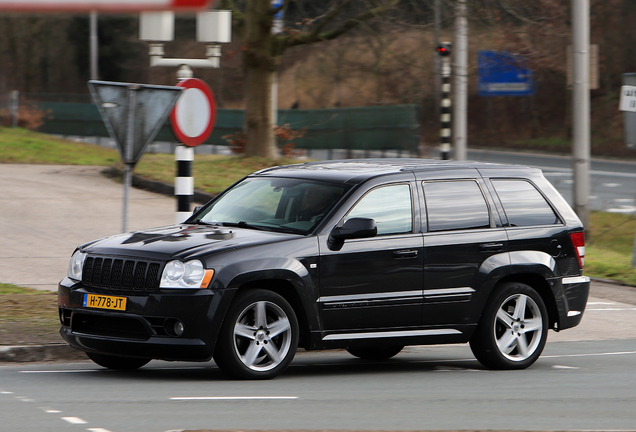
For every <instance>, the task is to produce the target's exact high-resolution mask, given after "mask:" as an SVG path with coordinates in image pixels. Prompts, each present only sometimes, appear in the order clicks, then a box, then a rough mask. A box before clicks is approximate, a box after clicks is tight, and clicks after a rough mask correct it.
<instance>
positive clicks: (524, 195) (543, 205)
mask: <svg viewBox="0 0 636 432" xmlns="http://www.w3.org/2000/svg"><path fill="white" fill-rule="evenodd" d="M492 184H493V186H494V187H495V190H496V191H497V195H499V199H500V200H501V203H502V204H503V207H504V211H505V212H506V216H507V217H508V223H509V224H510V226H533V225H554V224H558V223H561V221H560V220H559V217H558V216H557V215H556V214H555V213H554V210H553V209H552V207H551V206H550V204H548V202H547V201H546V200H545V198H544V197H543V195H541V193H540V192H539V191H538V190H537V189H536V188H535V187H534V185H533V184H532V183H530V182H527V181H525V180H492Z"/></svg>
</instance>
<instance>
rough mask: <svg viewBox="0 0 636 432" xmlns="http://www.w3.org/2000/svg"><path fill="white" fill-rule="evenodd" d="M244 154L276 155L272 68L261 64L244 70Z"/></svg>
mask: <svg viewBox="0 0 636 432" xmlns="http://www.w3.org/2000/svg"><path fill="white" fill-rule="evenodd" d="M245 73H246V77H245V127H244V130H245V132H246V140H245V154H246V155H247V156H261V157H266V158H271V159H276V158H277V157H278V150H277V147H276V140H275V138H274V125H273V123H272V120H273V110H272V81H273V79H274V74H275V73H276V72H275V71H272V70H268V69H267V68H262V67H254V66H253V67H248V68H246V70H245Z"/></svg>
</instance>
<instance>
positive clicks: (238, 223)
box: [221, 221, 266, 231]
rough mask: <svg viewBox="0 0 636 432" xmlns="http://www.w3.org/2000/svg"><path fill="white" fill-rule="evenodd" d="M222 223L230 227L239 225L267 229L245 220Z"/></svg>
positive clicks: (240, 226)
mask: <svg viewBox="0 0 636 432" xmlns="http://www.w3.org/2000/svg"><path fill="white" fill-rule="evenodd" d="M221 224H222V225H223V226H229V227H238V228H248V229H255V230H260V231H263V230H265V231H266V229H265V228H264V227H262V226H259V225H252V224H248V223H247V222H245V221H238V222H221Z"/></svg>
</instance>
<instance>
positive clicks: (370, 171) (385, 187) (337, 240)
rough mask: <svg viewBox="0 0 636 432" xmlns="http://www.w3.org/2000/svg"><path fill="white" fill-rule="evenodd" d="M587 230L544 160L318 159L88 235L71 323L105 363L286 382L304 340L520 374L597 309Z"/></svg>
mask: <svg viewBox="0 0 636 432" xmlns="http://www.w3.org/2000/svg"><path fill="white" fill-rule="evenodd" d="M584 256H585V243H584V233H583V226H582V225H581V222H580V220H579V219H578V218H577V216H576V215H575V214H574V212H573V211H572V209H571V208H570V207H569V206H568V204H567V203H566V202H565V200H564V199H563V198H562V197H561V195H559V193H558V192H557V191H556V190H555V189H554V188H553V187H552V185H551V184H550V183H549V182H548V181H547V180H546V179H545V178H544V177H543V175H542V173H541V171H540V170H538V169H532V168H527V167H523V166H512V165H495V164H486V163H470V162H453V161H433V160H420V159H399V160H396V159H394V160H390V159H381V160H373V159H366V160H347V161H330V162H310V163H304V164H298V165H290V166H281V167H276V168H270V169H265V170H262V171H259V172H256V173H254V174H251V175H249V176H247V177H245V178H244V179H242V180H240V181H239V182H237V183H236V184H234V185H233V186H231V187H230V188H228V189H227V190H226V191H224V192H223V193H221V194H220V195H218V196H217V197H216V198H215V199H213V200H212V201H210V202H209V203H208V204H207V205H205V206H203V207H202V208H200V209H198V210H197V211H195V213H194V214H193V215H192V217H190V218H189V219H188V220H186V221H185V222H184V223H182V224H179V225H176V226H169V227H163V228H155V229H149V230H146V231H139V232H133V233H127V234H119V235H115V236H112V237H107V238H104V239H101V240H96V241H93V242H90V243H87V244H85V245H82V246H80V247H79V248H77V250H76V251H75V252H74V253H73V256H72V258H71V261H70V265H69V269H68V276H67V277H66V278H65V279H64V280H62V281H61V282H60V284H59V314H60V320H61V323H62V327H61V330H60V331H61V334H62V336H63V337H64V339H65V340H66V341H68V343H69V344H70V345H71V346H73V347H74V348H77V349H79V350H82V351H85V352H86V353H87V354H88V356H89V357H90V358H91V359H92V360H93V361H95V362H96V363H97V364H99V365H102V366H104V367H107V368H114V369H134V368H138V367H141V366H143V365H144V364H146V363H147V362H148V361H150V360H151V359H164V360H189V361H208V360H210V359H211V358H214V360H215V362H216V363H217V365H218V366H219V367H220V368H221V369H222V370H223V371H225V372H226V373H227V374H229V375H231V376H233V377H236V378H243V379H266V378H272V377H274V376H276V375H278V374H280V373H281V372H283V371H284V370H285V368H287V366H288V365H289V364H290V362H291V361H292V359H293V357H294V354H295V352H296V349H297V347H299V346H300V347H302V348H304V349H306V350H318V349H329V348H345V349H346V350H347V351H349V352H350V353H351V354H352V355H354V356H357V357H360V358H363V359H387V358H390V357H392V356H394V355H396V354H397V353H399V352H400V350H401V349H402V348H403V347H404V346H405V345H426V344H448V343H458V342H459V343H465V342H468V343H470V347H471V349H472V351H473V353H474V355H475V357H476V358H477V359H478V360H479V361H480V362H481V363H482V364H483V365H485V366H486V367H488V368H496V369H522V368H526V367H528V366H530V365H531V364H533V363H534V362H535V361H536V360H537V358H538V357H539V355H540V354H541V352H542V350H543V348H544V346H545V343H546V339H547V331H548V329H550V328H551V329H554V330H557V331H558V330H564V329H567V328H570V327H573V326H576V325H577V324H578V323H579V322H580V321H581V317H582V314H583V311H584V309H585V304H586V301H587V297H588V291H589V278H587V277H585V276H583V274H582V270H583V260H584Z"/></svg>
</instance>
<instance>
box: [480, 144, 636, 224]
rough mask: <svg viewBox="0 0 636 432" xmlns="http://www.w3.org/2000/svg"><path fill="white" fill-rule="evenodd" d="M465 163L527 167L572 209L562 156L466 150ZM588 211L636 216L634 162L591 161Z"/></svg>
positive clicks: (569, 179)
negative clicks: (538, 171) (540, 173)
mask: <svg viewBox="0 0 636 432" xmlns="http://www.w3.org/2000/svg"><path fill="white" fill-rule="evenodd" d="M468 159H470V160H475V161H484V162H495V163H513V164H519V165H529V166H534V167H537V168H541V169H542V170H543V173H544V175H545V176H546V178H547V179H548V180H550V182H551V183H552V184H553V185H554V187H556V188H557V189H558V190H559V192H560V193H561V194H562V195H563V197H564V198H565V199H566V200H567V201H568V202H569V203H570V205H572V189H573V184H574V180H573V178H572V160H571V158H570V157H566V156H555V155H541V154H534V153H513V152H494V151H488V150H469V151H468ZM590 181H591V183H590V186H591V191H590V208H591V209H592V210H603V211H610V212H618V213H635V212H636V201H634V199H635V198H636V162H632V161H619V160H616V161H613V160H602V159H595V160H592V162H591V167H590Z"/></svg>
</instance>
